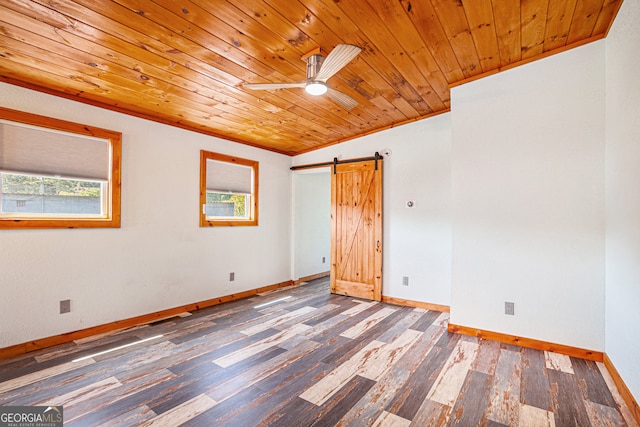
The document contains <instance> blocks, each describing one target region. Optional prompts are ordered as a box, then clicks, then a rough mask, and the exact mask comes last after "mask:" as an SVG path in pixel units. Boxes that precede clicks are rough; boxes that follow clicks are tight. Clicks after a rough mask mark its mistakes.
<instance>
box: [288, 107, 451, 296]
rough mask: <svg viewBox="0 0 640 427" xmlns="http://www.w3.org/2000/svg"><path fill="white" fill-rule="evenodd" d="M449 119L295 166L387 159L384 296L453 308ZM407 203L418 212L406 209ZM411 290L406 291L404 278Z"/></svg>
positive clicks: (368, 139) (325, 152) (365, 140)
mask: <svg viewBox="0 0 640 427" xmlns="http://www.w3.org/2000/svg"><path fill="white" fill-rule="evenodd" d="M450 120H451V119H450V115H449V114H442V115H439V116H436V117H433V118H430V119H428V120H423V121H420V122H416V123H412V124H409V125H404V126H400V127H398V128H394V129H390V130H387V131H384V132H380V133H376V134H373V135H370V136H365V137H362V138H358V139H355V140H352V141H348V142H345V143H342V144H339V145H336V146H331V147H327V148H325V149H322V150H317V151H314V152H311V153H307V154H303V155H300V156H297V157H294V159H293V163H294V164H295V165H301V164H308V163H318V162H326V161H331V160H333V158H334V157H338V158H340V159H348V158H355V157H367V156H373V155H374V154H375V152H376V151H379V152H382V150H383V149H386V148H388V149H391V151H392V154H391V156H390V157H388V158H385V159H384V160H383V163H384V166H383V244H384V246H383V279H382V280H383V281H382V294H383V295H385V296H390V297H395V298H403V299H408V300H413V301H421V302H428V303H433V304H442V305H449V302H450V299H449V297H450V292H451V290H450V283H451V218H450V202H449V201H450V192H451V188H450V169H449V165H450V150H451V148H450V147H451V133H450V128H451V121H450ZM408 200H414V201H415V207H413V208H411V209H409V208H407V207H406V202H407V201H408ZM403 276H408V277H409V286H408V287H405V286H402V277H403Z"/></svg>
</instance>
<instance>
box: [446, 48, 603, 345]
mask: <svg viewBox="0 0 640 427" xmlns="http://www.w3.org/2000/svg"><path fill="white" fill-rule="evenodd" d="M604 79H605V71H604V42H603V41H600V42H596V43H592V44H589V45H586V46H583V47H580V48H577V49H573V50H571V51H568V52H566V53H563V54H561V55H555V56H552V57H549V58H546V59H543V60H539V61H536V62H534V63H531V64H527V65H524V66H521V67H518V68H516V69H513V70H510V71H506V72H503V73H500V74H497V75H494V76H491V77H487V78H484V79H482V80H478V81H475V82H472V83H469V84H466V85H463V86H459V87H456V88H454V89H453V90H452V93H451V95H452V96H451V99H452V135H453V148H452V203H453V276H452V278H453V281H452V296H451V323H453V324H458V325H463V326H469V327H474V328H480V329H485V330H490V331H496V332H502V333H506V334H513V335H518V336H522V337H527V338H534V339H539V340H544V341H549V342H555V343H562V344H566V345H570V346H576V347H582V348H586V349H591V350H600V351H602V350H604V150H605V147H604V136H605V127H604V96H605V91H604V82H605V80H604ZM505 301H510V302H514V303H515V316H507V315H505V314H504V302H505Z"/></svg>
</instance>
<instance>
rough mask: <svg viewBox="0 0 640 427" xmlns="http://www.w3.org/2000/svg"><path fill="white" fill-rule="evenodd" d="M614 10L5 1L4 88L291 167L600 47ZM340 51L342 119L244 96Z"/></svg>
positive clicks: (583, 6)
mask: <svg viewBox="0 0 640 427" xmlns="http://www.w3.org/2000/svg"><path fill="white" fill-rule="evenodd" d="M621 2H622V0H229V1H224V0H192V1H189V0H153V1H151V0H113V1H106V0H101V1H95V0H33V1H30V0H2V2H0V80H2V81H5V82H9V83H13V84H18V85H22V86H25V87H30V88H34V89H37V90H42V91H47V92H49V93H54V94H57V95H62V96H66V97H69V98H72V99H76V100H79V101H83V102H87V103H91V104H95V105H100V106H103V107H107V108H111V109H115V110H118V111H123V112H126V113H129V114H133V115H136V116H140V117H145V118H149V119H152V120H156V121H159V122H163V123H168V124H172V125H176V126H180V127H184V128H187V129H191V130H195V131H199V132H204V133H208V134H211V135H216V136H220V137H223V138H226V139H230V140H233V141H238V142H242V143H246V144H249V145H254V146H258V147H262V148H266V149H269V150H273V151H277V152H281V153H286V154H292V155H293V154H298V153H302V152H306V151H310V150H313V149H316V148H319V147H322V146H326V145H329V144H334V143H337V142H341V141H345V140H348V139H351V138H354V137H357V136H360V135H366V134H370V133H373V132H376V131H379V130H382V129H387V128H389V127H392V126H396V125H398V124H401V123H406V122H409V121H414V120H419V119H422V118H425V117H430V116H432V115H434V114H438V113H442V112H445V111H448V109H449V87H450V86H451V85H456V84H459V83H461V82H463V81H466V80H469V79H473V78H477V77H478V76H482V75H486V74H487V73H493V72H496V71H499V70H501V69H504V68H506V67H510V66H514V65H517V64H521V63H524V62H528V61H531V60H534V59H537V58H540V57H543V56H546V55H549V54H552V53H556V52H560V51H563V50H566V49H568V48H571V47H574V46H579V45H581V44H584V43H587V42H590V41H593V40H597V39H600V38H602V37H604V36H605V34H606V32H607V30H608V28H609V27H610V25H611V22H612V21H613V19H614V17H615V15H616V13H617V10H618V8H619V7H620V3H621ZM340 43H348V44H353V45H356V46H359V47H361V48H362V49H363V50H362V52H361V53H360V55H358V56H357V57H356V58H355V59H354V60H353V61H352V62H350V63H349V64H348V65H347V66H346V67H345V68H343V69H342V70H341V71H340V72H339V73H338V74H336V75H335V76H333V77H332V78H330V79H329V81H328V84H329V86H331V87H333V88H335V89H337V90H339V91H342V92H344V93H346V94H348V95H349V96H351V97H352V98H354V99H355V100H356V101H358V103H359V105H358V106H357V107H355V108H354V109H352V110H350V111H347V110H346V109H344V108H342V107H341V106H340V105H339V104H337V103H335V102H334V101H332V100H331V99H330V98H328V97H326V96H320V97H313V96H311V95H308V94H306V93H305V92H304V90H303V89H282V90H277V91H253V90H249V89H247V88H244V87H243V84H246V83H276V82H289V83H291V82H298V81H301V80H304V79H305V78H306V68H305V62H303V61H302V60H301V57H302V56H304V55H305V54H307V53H309V52H311V51H313V50H314V49H317V48H320V49H321V51H322V52H323V53H324V54H327V53H329V52H330V51H331V50H332V49H333V48H334V47H335V46H336V45H337V44H340ZM78 120H80V121H81V119H80V118H79V119H78ZM116 127H117V126H116Z"/></svg>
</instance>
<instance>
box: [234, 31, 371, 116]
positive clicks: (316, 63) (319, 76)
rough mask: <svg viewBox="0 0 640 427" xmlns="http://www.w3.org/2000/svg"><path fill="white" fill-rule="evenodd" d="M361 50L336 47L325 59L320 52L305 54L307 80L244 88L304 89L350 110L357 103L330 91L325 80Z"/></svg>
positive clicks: (344, 45)
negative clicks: (326, 97) (324, 96)
mask: <svg viewBox="0 0 640 427" xmlns="http://www.w3.org/2000/svg"><path fill="white" fill-rule="evenodd" d="M361 50H362V49H360V48H359V47H358V46H353V45H350V44H339V45H337V46H336V47H335V48H334V49H333V50H332V51H331V52H330V53H329V55H328V56H327V57H326V58H325V57H324V56H323V55H321V54H320V50H319V49H318V50H315V51H313V52H312V53H311V54H307V55H305V56H303V57H302V59H303V60H304V61H305V62H306V63H307V79H306V80H303V81H301V82H297V83H258V84H246V85H244V87H246V88H247V89H253V90H276V89H289V88H304V90H305V92H307V93H308V94H310V95H315V96H319V95H324V94H326V95H327V96H328V97H329V98H331V99H333V100H334V101H336V102H337V103H338V104H340V105H342V106H343V107H344V108H346V109H347V110H351V109H353V108H354V107H356V106H357V105H358V101H356V100H355V99H353V98H352V97H350V96H349V95H347V94H345V93H342V92H340V91H337V90H335V89H332V88H331V87H329V86H328V85H327V80H328V79H329V78H330V77H331V76H333V75H334V74H336V73H337V72H338V71H340V70H341V69H342V68H343V67H344V66H345V65H347V64H348V63H349V62H351V60H352V59H353V58H355V57H356V56H358V54H359V53H360V51H361Z"/></svg>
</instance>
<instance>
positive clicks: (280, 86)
mask: <svg viewBox="0 0 640 427" xmlns="http://www.w3.org/2000/svg"><path fill="white" fill-rule="evenodd" d="M306 85H307V82H297V83H256V84H246V85H242V87H246V88H247V89H252V90H276V89H289V88H292V87H301V88H303V87H305V86H306Z"/></svg>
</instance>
